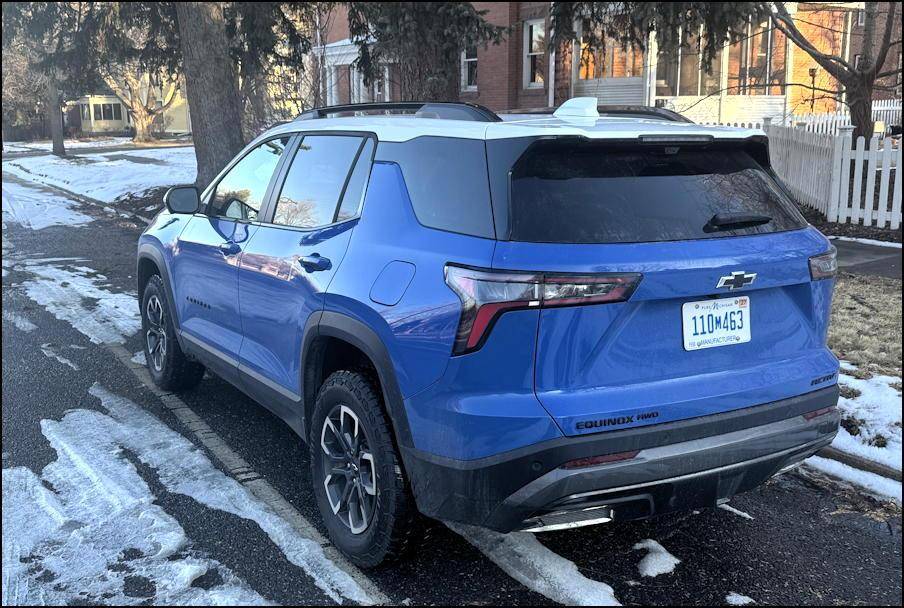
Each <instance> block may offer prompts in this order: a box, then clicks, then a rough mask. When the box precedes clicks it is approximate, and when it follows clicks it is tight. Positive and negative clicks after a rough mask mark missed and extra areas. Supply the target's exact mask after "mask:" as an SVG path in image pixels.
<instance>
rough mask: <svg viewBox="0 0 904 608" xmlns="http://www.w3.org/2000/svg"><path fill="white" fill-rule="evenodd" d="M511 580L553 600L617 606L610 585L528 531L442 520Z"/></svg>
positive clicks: (564, 602)
mask: <svg viewBox="0 0 904 608" xmlns="http://www.w3.org/2000/svg"><path fill="white" fill-rule="evenodd" d="M446 525H447V526H449V528H451V529H452V530H453V531H455V532H457V533H458V534H460V535H461V536H463V537H464V538H465V540H467V541H468V542H469V543H471V544H472V545H474V546H475V547H477V549H479V550H480V552H481V553H483V554H484V555H485V556H487V557H488V558H489V559H490V560H492V561H493V563H495V564H496V565H497V566H499V567H500V568H502V570H503V571H504V572H505V573H506V574H508V575H509V576H511V577H512V578H513V579H515V580H516V581H518V582H519V583H521V584H522V585H524V586H525V587H527V588H528V589H530V590H532V591H536V592H537V593H539V594H540V595H543V596H544V597H547V598H549V599H551V600H553V601H555V602H558V603H560V604H565V605H573V606H621V604H620V603H619V601H618V600H617V599H616V598H615V593H614V592H613V590H612V587H610V586H609V585H607V584H606V583H601V582H599V581H594V580H591V579H589V578H587V577H585V576H584V575H583V574H581V572H580V570H578V567H577V566H576V565H575V564H574V562H571V561H569V560H567V559H565V558H564V557H562V556H561V555H558V554H557V553H554V552H552V551H550V550H549V549H547V548H546V547H544V546H543V545H542V544H541V543H540V541H538V540H537V538H536V537H535V536H534V535H533V534H531V533H530V532H512V533H510V534H500V533H499V532H494V531H492V530H487V529H485V528H477V527H474V526H467V525H464V524H459V523H453V522H446Z"/></svg>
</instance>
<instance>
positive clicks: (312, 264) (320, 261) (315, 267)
mask: <svg viewBox="0 0 904 608" xmlns="http://www.w3.org/2000/svg"><path fill="white" fill-rule="evenodd" d="M297 262H298V265H299V266H301V267H302V268H304V269H305V270H307V271H308V272H318V271H320V270H329V269H330V268H331V267H332V263H331V262H330V259H329V258H325V257H323V256H321V255H320V254H317V253H315V254H312V255H303V256H301V257H300V258H298V260H297Z"/></svg>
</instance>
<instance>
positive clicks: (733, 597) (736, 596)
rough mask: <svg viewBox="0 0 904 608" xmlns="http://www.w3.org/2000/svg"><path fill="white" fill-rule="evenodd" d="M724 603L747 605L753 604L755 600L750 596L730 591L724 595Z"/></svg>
mask: <svg viewBox="0 0 904 608" xmlns="http://www.w3.org/2000/svg"><path fill="white" fill-rule="evenodd" d="M725 603H726V604H728V605H729V606H747V605H748V604H755V603H756V600H755V599H753V598H752V597H748V596H746V595H741V594H740V593H735V592H734V591H732V592H731V593H729V594H728V595H726V596H725Z"/></svg>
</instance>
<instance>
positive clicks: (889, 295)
mask: <svg viewBox="0 0 904 608" xmlns="http://www.w3.org/2000/svg"><path fill="white" fill-rule="evenodd" d="M829 347H830V348H831V349H832V350H833V351H834V352H835V354H836V355H838V357H839V358H841V359H846V360H847V361H850V362H851V363H853V364H854V365H856V366H857V367H858V368H860V369H859V370H858V372H860V374H864V373H866V374H869V373H881V374H888V375H890V376H900V375H901V281H897V280H894V279H885V278H882V277H867V276H860V275H852V274H846V273H841V274H839V276H838V282H837V283H836V285H835V299H834V301H833V303H832V323H831V325H830V326H829ZM854 375H858V374H857V373H855V374H854Z"/></svg>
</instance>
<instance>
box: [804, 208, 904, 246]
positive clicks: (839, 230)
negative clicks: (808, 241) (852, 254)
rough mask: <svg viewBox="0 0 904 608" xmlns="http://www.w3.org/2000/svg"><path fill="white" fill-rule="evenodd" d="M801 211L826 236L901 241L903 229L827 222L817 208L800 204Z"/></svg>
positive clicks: (891, 241)
mask: <svg viewBox="0 0 904 608" xmlns="http://www.w3.org/2000/svg"><path fill="white" fill-rule="evenodd" d="M798 208H799V209H800V212H801V213H802V214H803V215H804V217H805V218H807V221H808V222H810V223H811V224H813V225H814V226H816V227H817V228H818V229H819V231H820V232H822V233H823V234H825V235H826V236H847V237H853V238H860V239H874V240H877V241H888V242H890V243H900V242H901V236H902V229H901V228H898V229H897V230H892V229H890V228H876V227H875V226H863V225H861V224H838V223H836V222H827V221H826V218H825V216H824V215H823V214H822V213H821V212H820V211H817V210H816V209H813V208H811V207H806V206H804V205H798Z"/></svg>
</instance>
